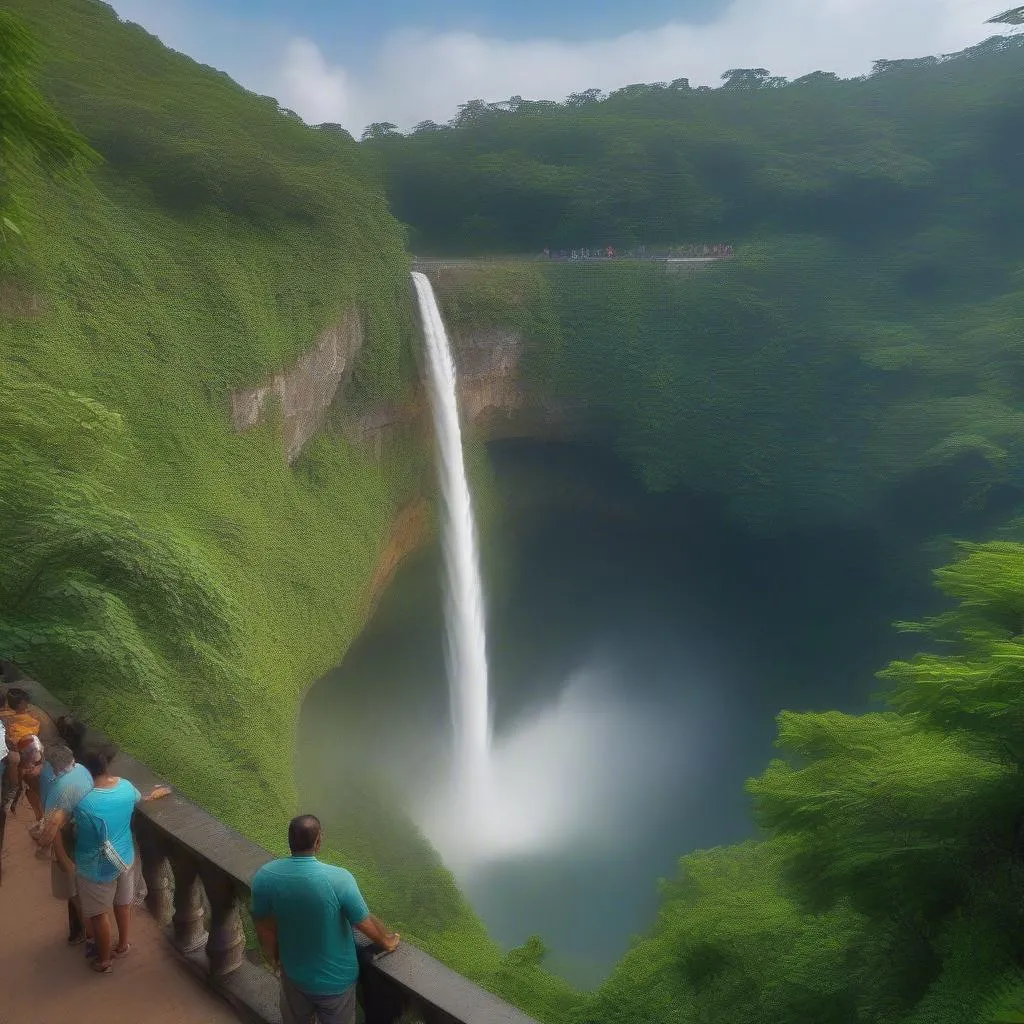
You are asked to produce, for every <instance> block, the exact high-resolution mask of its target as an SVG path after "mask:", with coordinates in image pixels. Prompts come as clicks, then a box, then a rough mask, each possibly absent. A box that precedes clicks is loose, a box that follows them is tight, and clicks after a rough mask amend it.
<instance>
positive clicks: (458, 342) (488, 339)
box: [451, 327, 585, 440]
mask: <svg viewBox="0 0 1024 1024" xmlns="http://www.w3.org/2000/svg"><path fill="white" fill-rule="evenodd" d="M451 341H452V351H453V354H454V356H455V364H456V370H457V372H458V388H459V408H460V412H461V414H462V421H463V425H464V427H465V428H466V429H468V430H469V431H470V432H471V433H473V434H475V435H476V436H478V437H479V436H482V437H484V438H486V439H488V440H491V439H496V438H502V437H536V438H551V439H555V438H561V437H566V436H575V435H578V434H579V433H581V432H583V430H584V429H585V424H584V416H583V413H584V411H585V407H584V405H583V403H581V402H572V401H569V400H566V399H560V398H554V397H552V396H550V395H546V394H543V393H539V392H538V391H537V390H535V389H532V388H530V387H528V386H527V385H526V383H525V382H524V380H523V374H522V359H523V348H524V343H523V338H522V336H521V335H520V334H519V333H518V332H517V331H513V330H509V329H508V328H500V327H481V328H476V329H474V330H470V331H463V332H459V331H456V332H454V333H453V334H452V339H451Z"/></svg>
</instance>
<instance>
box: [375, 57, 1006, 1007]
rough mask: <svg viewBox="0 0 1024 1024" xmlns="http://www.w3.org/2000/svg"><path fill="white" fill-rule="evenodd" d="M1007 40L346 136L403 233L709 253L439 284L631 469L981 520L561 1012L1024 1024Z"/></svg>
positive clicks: (797, 508) (775, 501)
mask: <svg viewBox="0 0 1024 1024" xmlns="http://www.w3.org/2000/svg"><path fill="white" fill-rule="evenodd" d="M1022 43H1024V40H1022V39H1021V38H1020V37H1016V38H1002V37H999V38H994V39H992V40H989V41H988V42H986V43H984V44H982V45H980V46H978V47H975V48H973V49H972V50H969V51H966V52H964V53H962V54H956V55H952V56H950V57H948V58H943V59H932V58H928V59H922V60H909V61H888V62H879V63H878V64H877V65H876V67H875V69H874V71H873V73H872V74H871V75H870V76H867V77H865V78H864V79H858V80H854V81H842V80H839V79H837V78H836V77H835V76H832V75H828V74H823V73H819V74H816V75H811V76H808V77H807V78H805V79H802V80H800V81H797V82H792V83H786V82H783V81H781V80H779V79H774V78H772V76H770V75H769V74H768V73H767V72H764V71H762V70H760V69H753V70H750V71H746V72H744V71H735V72H732V73H730V74H728V75H727V76H726V82H725V85H724V87H723V88H721V89H717V90H713V91H712V90H706V89H690V88H689V87H688V85H687V84H686V83H685V82H684V81H678V82H675V83H672V84H670V85H648V86H640V85H638V86H632V87H629V88H628V89H624V90H621V91H620V92H618V93H616V94H613V95H612V96H609V97H606V98H601V97H600V96H599V95H597V94H596V92H595V91H591V92H589V93H582V94H579V95H576V96H573V97H570V98H569V99H568V100H567V101H566V102H565V103H561V104H558V103H537V102H525V101H521V100H519V99H518V98H513V99H512V100H510V101H508V102H507V103H505V104H491V105H487V104H483V103H481V102H472V103H469V104H466V105H465V106H463V108H462V109H461V111H460V114H459V115H458V116H457V117H456V118H455V119H454V120H453V121H452V122H451V123H450V124H449V125H444V126H440V125H434V124H425V125H421V126H418V127H417V129H416V130H415V131H414V132H412V133H411V134H409V135H407V136H402V135H400V134H398V133H397V132H396V131H395V130H394V128H393V126H390V125H374V126H371V127H370V129H368V131H367V133H366V136H365V139H366V144H367V145H369V146H370V147H371V148H372V149H373V151H374V153H375V155H376V157H377V159H378V161H379V166H380V167H381V171H382V173H383V175H384V179H385V181H386V184H387V188H388V192H389V196H390V198H391V202H392V206H393V209H395V211H396V213H397V215H398V216H399V217H400V218H401V219H402V220H403V221H405V222H406V223H407V224H408V225H409V228H410V237H411V244H412V246H413V248H414V251H416V252H419V253H422V254H424V255H429V254H435V253H436V254H447V253H459V254H464V253H474V252H475V253H481V254H500V253H502V252H506V253H535V254H538V255H539V254H540V251H541V250H542V249H543V248H544V247H548V246H550V247H551V248H553V249H560V248H577V247H584V246H589V247H595V248H596V247H603V246H605V245H608V244H611V245H614V246H615V247H616V248H618V249H620V250H622V249H635V248H636V247H638V246H640V245H647V246H648V247H651V248H654V247H659V246H661V247H664V246H671V245H685V244H702V243H719V242H726V243H730V244H732V245H733V246H734V247H735V250H736V254H737V255H736V258H735V259H733V260H731V261H729V262H728V264H727V265H722V266H719V267H716V268H715V269H714V270H710V271H705V272H702V273H700V274H697V275H693V276H686V275H672V274H666V273H665V272H664V271H663V270H661V269H659V268H656V267H650V266H646V267H645V266H642V265H630V264H625V265H620V266H615V265H614V261H611V262H610V263H609V262H602V263H601V265H576V266H554V265H548V264H547V263H545V262H544V261H543V260H538V261H537V262H536V263H535V264H527V265H522V264H515V265H511V264H510V265H508V266H506V267H504V268H501V267H498V266H495V267H493V268H491V269H484V270H481V271H479V272H478V273H476V274H472V275H471V274H466V275H464V281H463V283H462V284H461V286H460V287H456V288H454V289H453V294H452V295H451V296H450V297H449V298H448V301H447V305H446V314H447V315H448V316H449V317H450V319H451V320H452V322H453V323H454V324H455V325H456V326H457V327H460V328H462V329H467V328H469V327H471V325H472V324H474V323H500V324H503V325H505V326H509V327H512V328H515V329H516V330H519V331H520V332H522V334H523V335H524V337H525V338H526V339H527V341H528V356H527V361H528V369H529V374H530V376H531V380H533V381H534V382H539V384H540V386H543V387H544V388H547V389H554V390H555V391H557V392H558V393H563V394H566V395H572V396H573V397H581V396H582V397H585V398H586V399H587V401H588V402H589V403H590V405H591V409H592V411H595V410H596V411H597V412H598V414H599V416H600V418H601V419H602V420H603V422H604V426H605V427H606V429H607V436H609V437H611V438H614V444H615V446H616V448H617V449H618V450H619V451H620V452H621V453H622V454H623V455H624V456H625V457H626V458H627V459H628V460H629V461H630V462H631V463H632V465H633V466H634V468H635V470H636V471H637V473H638V474H639V475H640V476H641V477H642V478H643V479H644V480H645V482H646V483H647V484H648V486H650V487H652V488H654V489H664V490H672V489H676V488H682V489H684V490H687V491H697V492H703V493H706V494H710V495H713V496H717V497H719V498H721V499H723V500H724V501H725V503H726V505H727V507H728V509H729V511H730V514H732V515H733V516H735V517H737V518H739V519H740V520H741V521H744V522H746V523H747V524H748V526H749V527H750V528H752V529H755V530H758V531H769V532H774V531H784V530H790V529H794V528H796V529H799V528H800V527H801V524H803V525H807V524H809V523H813V522H821V521H832V522H834V521H837V520H839V521H849V522H855V523H860V524H869V525H871V526H872V527H874V528H877V529H884V530H888V531H897V532H898V533H899V535H901V536H904V537H905V538H906V544H907V545H908V548H909V547H913V546H916V545H919V544H920V543H922V541H925V540H928V539H930V538H936V537H937V536H939V535H947V536H948V535H957V534H959V535H961V536H972V537H973V538H975V540H978V541H987V543H980V544H977V545H973V544H972V545H968V546H966V547H963V548H961V549H960V550H958V551H957V552H956V553H955V560H954V561H953V562H952V563H951V564H950V565H949V566H947V567H946V568H944V569H942V570H940V571H939V572H938V575H937V583H938V585H939V587H940V588H941V589H942V591H943V593H944V594H945V595H946V596H947V598H948V599H949V608H950V610H949V611H948V612H947V613H945V614H943V615H940V616H939V617H938V618H936V619H934V620H930V621H928V622H926V623H923V624H920V625H917V626H915V625H910V624H907V625H904V626H903V627H901V628H905V629H910V630H915V631H917V632H918V633H919V634H920V640H921V647H922V651H924V652H927V653H922V654H921V655H920V656H919V657H918V658H916V659H913V660H911V661H908V662H906V663H900V664H895V665H892V666H890V667H889V668H888V669H886V670H885V671H884V672H883V673H882V678H883V681H882V684H881V686H880V688H879V689H880V697H881V698H882V699H883V700H884V702H885V705H884V706H885V708H886V710H884V711H881V712H875V713H872V714H867V715H863V716H851V715H846V714H840V713H838V712H832V713H821V714H796V713H792V712H784V713H783V714H782V715H781V717H780V720H779V740H778V745H779V748H780V754H779V759H778V760H777V761H774V762H773V763H772V764H771V765H770V766H769V767H768V768H767V770H766V771H765V773H764V774H763V775H762V776H761V777H760V778H758V779H755V780H752V781H751V782H750V784H749V791H750V794H751V798H752V801H753V807H754V809H755V814H756V817H757V819H758V821H759V823H760V825H761V826H762V828H763V830H764V836H765V838H764V839H763V840H762V841H751V842H749V843H747V844H744V845H742V846H738V847H730V848H721V849H715V850H708V851H702V852H698V853H694V854H691V855H689V856H686V857H684V858H683V860H682V861H681V865H680V872H679V876H678V877H677V878H676V879H674V880H671V881H668V882H666V883H665V884H664V888H663V904H662V910H661V913H660V916H659V920H658V922H657V924H656V926H655V927H654V929H653V931H652V933H651V934H649V935H647V936H645V937H643V938H640V939H639V940H638V941H637V943H636V945H635V946H634V948H633V949H632V951H631V952H630V953H629V954H627V956H626V957H625V958H624V959H623V961H622V962H621V963H620V964H619V966H618V967H617V969H616V970H615V972H614V973H613V975H612V977H611V978H610V979H609V980H608V981H607V982H606V983H605V985H604V986H603V987H602V989H601V990H600V991H599V992H598V993H597V994H596V995H595V996H594V997H593V998H592V999H591V1000H590V1001H589V1002H588V1004H587V1005H586V1007H585V1008H584V1009H583V1010H581V1011H580V1012H579V1014H578V1015H577V1016H576V1017H574V1020H577V1021H580V1022H585V1024H626V1022H633V1021H645V1022H646V1021H650V1022H659V1024H660V1022H672V1024H684V1022H685V1024H696V1022H709V1024H710V1022H718V1021H724V1020H728V1021H730V1022H749V1024H776V1022H777V1024H791V1022H794V1021H807V1022H812V1021H813V1022H814V1024H833V1022H834V1024H840V1022H841V1024H854V1022H857V1024H863V1022H873V1024H883V1022H884V1024H909V1022H914V1024H925V1022H928V1024H932V1022H935V1024H938V1022H949V1024H953V1022H967V1021H984V1022H990V1021H992V1022H994V1021H997V1020H998V1021H1013V1020H1022V1019H1024V1001H1022V999H1021V996H1020V993H1021V991H1022V988H1021V981H1022V976H1021V973H1020V971H1021V966H1022V962H1024V961H1022V957H1024V945H1022V941H1021V934H1022V930H1021V926H1022V921H1021V909H1020V908H1021V901H1020V894H1021V884H1022V881H1024V845H1022V844H1024V788H1022V784H1021V761H1020V757H1021V750H1020V742H1019V736H1018V733H1019V732H1020V730H1021V727H1022V726H1024V718H1022V716H1024V698H1022V687H1024V637H1022V631H1024V617H1022V613H1024V548H1022V547H1021V546H1020V545H1019V544H1018V543H1016V542H1015V538H1018V537H1019V535H1020V534H1019V525H1018V520H1017V518H1016V517H1017V515H1018V514H1019V509H1020V506H1021V499H1022V484H1024V433H1022V429H1024V418H1022V410H1024V391H1022V386H1024V361H1022V360H1024V87H1022V84H1021V83H1022V82H1024V46H1022ZM993 538H999V539H993ZM879 668H882V666H879ZM822 689H823V692H827V690H828V681H827V679H823V680H822Z"/></svg>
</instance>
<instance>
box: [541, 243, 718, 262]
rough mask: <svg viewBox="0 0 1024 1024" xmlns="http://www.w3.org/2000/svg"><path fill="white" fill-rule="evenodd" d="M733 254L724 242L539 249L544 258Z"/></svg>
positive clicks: (582, 258)
mask: <svg viewBox="0 0 1024 1024" xmlns="http://www.w3.org/2000/svg"><path fill="white" fill-rule="evenodd" d="M732 255H733V248H732V246H731V245H727V244H726V243H724V242H722V243H716V244H714V245H674V246H668V247H667V248H663V249H655V250H652V251H650V252H648V249H647V246H646V245H639V246H637V247H636V249H630V250H627V251H626V252H625V253H622V252H619V251H618V250H617V249H616V248H615V247H614V246H612V245H604V246H600V247H598V248H591V247H589V246H580V247H577V248H574V249H569V250H565V249H559V250H557V251H552V249H551V248H550V246H545V247H544V249H543V250H542V251H541V258H542V259H545V260H569V261H571V262H576V261H579V260H612V259H620V258H622V257H623V256H625V257H626V258H628V259H635V260H648V259H649V260H664V259H728V258H729V257H731V256H732Z"/></svg>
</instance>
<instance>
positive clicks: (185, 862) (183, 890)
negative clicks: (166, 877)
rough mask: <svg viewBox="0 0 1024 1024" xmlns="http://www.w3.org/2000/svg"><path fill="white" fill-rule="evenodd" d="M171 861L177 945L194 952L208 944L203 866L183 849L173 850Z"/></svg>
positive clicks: (184, 950)
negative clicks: (201, 883) (202, 883)
mask: <svg viewBox="0 0 1024 1024" xmlns="http://www.w3.org/2000/svg"><path fill="white" fill-rule="evenodd" d="M170 861H171V871H172V872H173V873H174V917H173V918H172V923H173V925H174V944H175V946H177V947H178V949H180V950H181V952H183V953H194V952H196V950H198V949H202V948H203V945H204V944H205V943H206V929H205V928H204V927H203V888H202V886H201V885H200V883H199V868H198V866H197V865H196V862H195V861H194V860H193V859H192V858H191V857H189V856H188V854H186V853H185V852H184V851H182V850H177V849H172V850H171V854H170Z"/></svg>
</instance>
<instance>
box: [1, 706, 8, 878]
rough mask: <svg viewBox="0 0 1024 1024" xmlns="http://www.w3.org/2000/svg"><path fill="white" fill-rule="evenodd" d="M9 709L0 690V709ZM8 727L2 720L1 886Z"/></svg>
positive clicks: (5, 807) (5, 826)
mask: <svg viewBox="0 0 1024 1024" xmlns="http://www.w3.org/2000/svg"><path fill="white" fill-rule="evenodd" d="M6 707H7V692H6V691H5V690H3V689H0V708H6ZM6 782H7V726H6V725H5V724H4V720H3V718H0V884H3V878H4V875H3V862H4V836H5V834H6V832H7V792H6V790H5V789H4V786H5V785H6Z"/></svg>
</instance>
